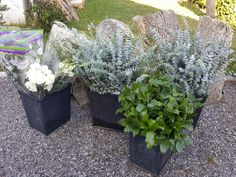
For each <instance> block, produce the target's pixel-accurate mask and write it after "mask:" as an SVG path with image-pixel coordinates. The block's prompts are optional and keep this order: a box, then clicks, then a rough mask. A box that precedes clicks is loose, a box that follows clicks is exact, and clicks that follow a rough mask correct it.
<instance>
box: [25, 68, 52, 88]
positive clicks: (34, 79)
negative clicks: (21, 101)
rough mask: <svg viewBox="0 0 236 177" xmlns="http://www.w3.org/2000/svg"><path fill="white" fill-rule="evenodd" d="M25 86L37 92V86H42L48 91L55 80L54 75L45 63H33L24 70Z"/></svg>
mask: <svg viewBox="0 0 236 177" xmlns="http://www.w3.org/2000/svg"><path fill="white" fill-rule="evenodd" d="M26 79H27V80H28V81H27V82H25V86H26V88H27V89H28V90H29V91H31V92H37V91H38V90H37V86H43V88H44V90H47V91H50V90H51V89H52V88H53V84H54V82H55V75H54V74H53V73H52V71H51V70H50V69H49V68H48V66H47V65H40V64H39V63H33V64H31V65H30V67H29V70H28V71H27V72H26Z"/></svg>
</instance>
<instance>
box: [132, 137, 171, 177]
mask: <svg viewBox="0 0 236 177" xmlns="http://www.w3.org/2000/svg"><path fill="white" fill-rule="evenodd" d="M129 152H130V161H131V162H132V163H134V164H135V165H138V166H139V167H141V168H142V169H145V170H147V171H149V172H151V173H153V174H155V175H159V174H160V173H161V171H162V169H163V168H164V167H165V164H166V163H167V161H168V160H169V159H170V158H171V157H172V155H173V152H172V151H170V150H169V151H167V152H166V153H165V154H161V152H160V148H159V146H157V147H155V148H152V149H150V150H149V149H148V148H147V145H146V143H145V138H144V137H141V136H135V137H133V135H132V134H130V135H129Z"/></svg>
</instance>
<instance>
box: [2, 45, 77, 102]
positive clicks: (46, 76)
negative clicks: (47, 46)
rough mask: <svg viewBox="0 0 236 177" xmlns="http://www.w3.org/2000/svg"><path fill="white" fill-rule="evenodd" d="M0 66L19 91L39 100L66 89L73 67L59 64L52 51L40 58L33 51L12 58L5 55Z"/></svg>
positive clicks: (68, 64)
mask: <svg viewBox="0 0 236 177" xmlns="http://www.w3.org/2000/svg"><path fill="white" fill-rule="evenodd" d="M1 65H2V66H3V68H5V70H6V72H7V73H8V76H9V77H10V78H11V80H12V81H13V83H14V84H15V86H16V87H17V89H18V90H19V91H22V92H24V93H27V94H29V95H32V96H34V97H37V98H40V99H42V98H43V97H44V96H46V95H47V94H51V93H53V92H57V91H60V90H62V89H63V88H64V87H66V86H67V85H68V84H69V83H70V78H71V77H73V75H74V73H73V70H74V67H75V66H74V65H72V64H70V63H68V62H67V61H62V62H61V61H60V59H59V57H58V55H57V52H56V51H55V50H53V49H51V50H50V51H48V52H46V53H44V54H43V55H42V56H39V55H38V54H37V53H36V52H34V51H31V52H30V53H28V54H26V55H15V56H14V57H13V56H12V55H7V54H5V55H4V58H3V60H1Z"/></svg>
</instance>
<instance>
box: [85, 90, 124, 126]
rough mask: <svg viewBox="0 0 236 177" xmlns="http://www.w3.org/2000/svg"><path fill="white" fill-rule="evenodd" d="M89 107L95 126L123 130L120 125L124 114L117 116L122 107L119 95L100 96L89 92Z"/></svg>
mask: <svg viewBox="0 0 236 177" xmlns="http://www.w3.org/2000/svg"><path fill="white" fill-rule="evenodd" d="M88 98H89V105H90V110H91V115H92V120H93V125H94V126H100V127H105V128H110V129H116V130H123V127H122V126H120V125H119V123H118V122H119V120H120V119H121V118H122V117H123V116H122V114H116V110H117V109H118V108H119V107H120V102H119V100H118V96H117V95H109V94H104V95H101V94H98V93H96V92H91V91H88Z"/></svg>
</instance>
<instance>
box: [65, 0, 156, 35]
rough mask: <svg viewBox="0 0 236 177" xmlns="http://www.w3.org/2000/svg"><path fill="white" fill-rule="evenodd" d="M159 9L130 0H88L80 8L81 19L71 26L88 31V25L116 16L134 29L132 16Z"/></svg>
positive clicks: (115, 17)
mask: <svg viewBox="0 0 236 177" xmlns="http://www.w3.org/2000/svg"><path fill="white" fill-rule="evenodd" d="M158 11H159V10H158V9H155V8H152V7H149V6H145V5H141V4H137V3H134V2H131V1H130V0H86V4H85V8H84V9H82V10H78V14H79V18H80V20H79V21H76V22H72V23H70V24H69V26H71V27H75V28H78V29H80V30H82V31H86V29H87V25H89V24H91V23H93V24H94V25H97V24H99V23H100V22H101V21H102V20H104V19H106V18H114V19H117V20H120V21H123V22H124V23H126V24H128V25H129V26H130V27H131V28H132V29H133V30H136V29H135V28H134V25H133V22H132V17H134V16H136V15H145V14H150V13H155V12H158Z"/></svg>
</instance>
